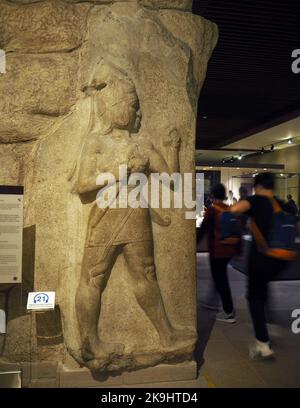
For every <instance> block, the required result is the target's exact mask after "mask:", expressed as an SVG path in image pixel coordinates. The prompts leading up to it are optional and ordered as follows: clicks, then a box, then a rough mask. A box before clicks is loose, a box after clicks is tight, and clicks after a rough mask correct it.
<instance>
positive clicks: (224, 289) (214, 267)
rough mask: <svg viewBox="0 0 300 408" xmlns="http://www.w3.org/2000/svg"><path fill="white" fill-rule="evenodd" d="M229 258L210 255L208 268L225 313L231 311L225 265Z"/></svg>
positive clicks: (230, 297) (231, 305) (231, 304)
mask: <svg viewBox="0 0 300 408" xmlns="http://www.w3.org/2000/svg"><path fill="white" fill-rule="evenodd" d="M229 261H230V258H215V257H212V256H211V257H210V268H211V273H212V277H213V280H214V283H215V286H216V289H217V292H218V293H219V295H220V297H221V300H222V305H223V309H224V312H225V313H232V312H233V302H232V296H231V290H230V286H229V282H228V276H227V265H228V263H229Z"/></svg>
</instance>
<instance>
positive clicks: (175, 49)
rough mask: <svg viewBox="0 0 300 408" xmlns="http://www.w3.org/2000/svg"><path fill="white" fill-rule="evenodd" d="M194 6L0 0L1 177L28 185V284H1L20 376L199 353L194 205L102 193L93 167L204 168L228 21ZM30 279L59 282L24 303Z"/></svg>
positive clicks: (141, 364)
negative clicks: (100, 197) (1, 70)
mask: <svg viewBox="0 0 300 408" xmlns="http://www.w3.org/2000/svg"><path fill="white" fill-rule="evenodd" d="M27 3H28V4H27ZM191 10H192V1H191V0H175V1H174V0H140V1H129V0H128V1H127V0H123V1H106V0H100V1H86V2H81V1H71V0H69V1H35V2H34V1H32V0H31V1H25V0H24V1H0V48H1V49H3V50H4V51H5V52H6V64H7V65H6V74H1V75H0V91H1V98H0V109H1V117H0V161H1V166H0V184H1V185H22V186H24V188H25V196H24V197H25V198H24V232H23V277H22V284H18V285H3V284H2V285H1V284H0V308H2V309H5V310H7V333H6V334H4V335H0V353H1V364H2V366H3V365H7V367H12V366H17V365H21V366H22V367H23V370H24V381H25V380H26V381H27V383H25V385H26V384H27V385H29V386H38V383H39V381H42V379H44V380H45V379H46V378H48V379H50V378H51V380H52V381H53V384H54V385H56V386H64V383H63V381H62V378H65V377H63V375H67V374H68V373H69V374H70V375H73V374H74V375H77V377H76V378H77V379H78V384H79V385H80V384H82V383H81V379H80V378H83V377H80V375H81V374H82V373H85V374H86V375H91V376H92V377H93V378H96V379H97V378H98V380H99V381H104V380H105V379H107V378H109V377H110V376H116V375H121V374H122V373H124V372H128V371H131V372H134V371H136V370H138V369H145V368H147V367H154V366H159V365H161V364H169V365H174V366H176V364H182V363H185V362H191V361H193V360H194V357H193V352H194V348H195V343H196V339H197V332H196V280H195V228H194V225H195V222H194V220H186V219H185V209H184V208H183V209H173V210H171V209H158V210H157V211H156V213H155V212H152V211H150V210H141V211H138V210H134V211H131V212H129V211H117V210H116V211H115V212H113V211H112V210H108V211H107V212H105V211H103V212H101V211H100V210H99V209H98V208H97V206H95V188H96V186H95V180H96V171H97V172H98V173H101V172H111V173H112V174H115V175H116V177H118V175H117V169H118V167H119V166H120V165H123V164H126V165H129V168H130V169H131V171H134V170H135V169H139V170H140V171H142V172H144V173H145V174H147V175H148V174H149V172H150V171H153V170H158V171H167V172H169V173H172V172H174V171H179V172H180V173H185V172H193V171H194V155H195V121H196V112H197V102H198V97H199V93H200V90H201V87H202V84H203V82H204V79H205V74H206V70H207V63H208V60H209V58H210V56H211V53H212V51H213V49H214V47H215V45H216V41H217V36H218V34H217V27H216V26H215V25H214V24H213V23H211V22H209V21H207V20H205V19H204V18H202V17H199V16H196V15H194V14H192V12H191ZM137 123H138V125H137ZM153 158H154V159H153ZM152 159H153V160H152ZM152 162H155V163H157V164H158V165H157V166H152V167H151V163H152ZM92 182H93V183H94V185H93V186H92V187H91V184H92ZM97 210H98V211H99V213H100V212H101V214H100V215H99V213H98V212H97ZM30 291H55V292H56V308H55V310H54V311H45V312H39V313H38V312H28V311H27V310H26V300H27V294H28V292H30ZM26 367H27V368H26ZM32 367H35V368H34V369H33V368H32ZM26 370H27V371H26ZM43 370H44V374H43ZM45 370H46V371H45ZM47 370H48V371H47ZM45 372H47V374H45ZM26 373H27V374H26ZM89 378H90V377H89Z"/></svg>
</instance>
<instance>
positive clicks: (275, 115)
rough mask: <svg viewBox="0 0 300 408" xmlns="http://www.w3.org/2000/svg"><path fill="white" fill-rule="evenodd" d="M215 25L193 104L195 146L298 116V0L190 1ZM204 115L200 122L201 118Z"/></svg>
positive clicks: (209, 144) (215, 144)
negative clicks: (294, 63) (215, 34)
mask: <svg viewBox="0 0 300 408" xmlns="http://www.w3.org/2000/svg"><path fill="white" fill-rule="evenodd" d="M194 12H195V13H197V14H200V15H201V16H203V17H205V18H207V19H209V20H211V21H214V22H215V23H217V25H218V27H219V42H218V45H217V47H216V49H215V51H214V53H213V56H212V58H211V60H210V62H209V66H208V73H207V77H206V81H205V84H204V87H203V90H202V93H201V96H200V100H199V110H198V124H197V148H211V147H214V148H215V147H221V146H224V145H226V144H228V143H230V142H232V141H235V140H239V139H241V138H243V137H246V136H249V135H251V134H253V133H256V132H257V131H259V130H263V129H264V128H268V127H270V126H272V125H273V126H274V125H276V124H278V123H281V122H283V121H285V120H287V119H291V118H293V117H296V116H299V115H300V73H299V74H293V73H292V70H291V64H292V61H293V59H292V57H291V54H292V51H293V50H294V49H300V1H299V0H281V1H280V0H279V1H276V0H274V1H271V0H258V1H255V0H194ZM205 117H206V119H205Z"/></svg>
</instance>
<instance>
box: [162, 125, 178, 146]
mask: <svg viewBox="0 0 300 408" xmlns="http://www.w3.org/2000/svg"><path fill="white" fill-rule="evenodd" d="M180 143H181V139H180V136H179V134H178V130H177V129H172V130H171V131H170V132H169V134H168V135H167V136H166V137H165V138H164V140H163V144H164V146H166V147H173V149H179V147H180Z"/></svg>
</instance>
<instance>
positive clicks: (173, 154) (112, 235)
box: [73, 62, 196, 368]
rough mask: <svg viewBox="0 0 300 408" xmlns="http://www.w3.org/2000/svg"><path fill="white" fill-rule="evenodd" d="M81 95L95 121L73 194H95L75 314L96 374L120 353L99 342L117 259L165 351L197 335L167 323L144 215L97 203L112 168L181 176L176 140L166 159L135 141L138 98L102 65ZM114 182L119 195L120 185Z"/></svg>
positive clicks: (171, 138) (118, 347)
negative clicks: (103, 300)
mask: <svg viewBox="0 0 300 408" xmlns="http://www.w3.org/2000/svg"><path fill="white" fill-rule="evenodd" d="M100 78H102V80H101V81H99V80H100ZM85 91H86V92H87V93H88V95H89V98H91V104H92V107H91V116H92V117H91V121H90V127H89V131H88V134H87V136H86V140H85V142H84V145H83V149H82V152H81V155H80V159H79V163H78V176H77V182H76V184H75V186H74V189H73V190H74V191H76V192H77V193H78V194H80V195H86V194H90V193H94V196H95V197H94V200H95V202H94V204H93V206H92V208H91V211H90V216H89V220H88V229H87V237H86V242H85V249H84V255H83V261H82V272H81V279H80V282H79V285H78V289H77V294H76V310H77V318H78V324H79V328H80V335H81V341H82V352H81V353H82V359H83V361H85V362H90V361H92V360H97V361H96V362H95V361H93V363H89V366H90V367H95V366H96V367H97V368H98V367H99V366H100V367H101V364H103V363H104V362H106V361H107V359H109V358H113V357H116V356H118V355H122V353H123V352H124V346H123V345H122V344H114V343H106V342H104V341H102V340H101V338H100V336H99V330H98V323H99V318H100V316H101V297H102V294H103V291H104V290H105V287H106V284H107V281H108V279H109V276H110V273H111V271H112V268H113V265H114V263H115V260H116V258H117V256H118V255H119V254H120V252H122V253H123V255H124V257H125V260H126V263H127V266H128V271H129V278H130V280H131V284H132V289H133V292H134V294H135V297H136V300H137V302H138V304H139V306H140V307H141V308H142V309H143V311H144V312H145V314H146V315H147V316H148V318H149V319H150V321H151V323H152V324H153V326H154V327H155V328H156V330H157V332H158V334H159V337H160V340H161V344H162V346H163V347H165V348H169V349H176V348H180V346H182V345H183V344H184V343H186V342H190V343H193V342H194V341H195V337H196V334H195V333H192V332H191V330H189V329H188V328H182V329H175V328H174V327H173V326H172V324H171V322H170V321H169V319H168V317H167V314H166V311H165V307H164V303H163V300H162V296H161V293H160V289H159V286H158V283H157V276H156V270H155V269H156V268H155V260H154V250H153V235H152V225H151V216H150V211H149V209H148V208H131V207H130V206H129V203H128V206H127V208H105V209H100V208H99V207H98V206H97V201H96V194H97V192H98V191H99V189H101V188H103V187H104V186H99V185H97V184H96V179H97V176H98V175H99V173H101V172H108V171H110V172H111V173H112V174H114V173H115V174H116V175H117V174H118V168H117V166H120V165H122V164H123V165H124V164H125V165H126V166H127V167H128V172H129V174H128V176H129V180H130V174H131V173H141V172H142V173H144V174H146V175H147V176H148V175H149V173H150V172H151V171H153V172H156V173H159V172H160V173H161V172H167V173H170V174H171V173H174V172H178V171H179V162H178V149H179V146H180V138H179V136H178V133H177V131H176V130H173V129H171V130H170V133H169V134H168V135H166V137H164V138H163V139H164V143H163V144H164V147H165V150H166V151H167V154H166V156H168V159H165V158H164V156H163V154H162V153H160V152H159V151H158V150H157V149H155V148H154V146H153V145H152V143H151V141H148V140H146V139H145V138H140V137H139V135H137V136H135V137H134V136H133V134H134V133H137V132H138V130H139V128H140V120H141V112H140V110H139V101H138V97H137V94H136V91H135V88H134V85H133V83H132V81H131V80H130V79H129V78H126V77H125V75H124V74H122V73H120V72H118V70H117V69H115V68H114V67H112V66H109V65H107V64H105V63H103V62H102V63H101V64H100V67H99V68H98V70H97V72H96V76H95V78H94V79H93V81H92V83H91V84H89V85H88V86H87V87H86V89H85ZM116 180H117V181H116V182H117V185H118V186H117V189H116V191H117V194H118V192H119V189H120V180H118V179H116ZM127 189H129V190H130V185H129V186H127ZM155 219H156V220H157V219H159V217H157V216H156V217H155ZM161 223H163V220H161Z"/></svg>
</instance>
